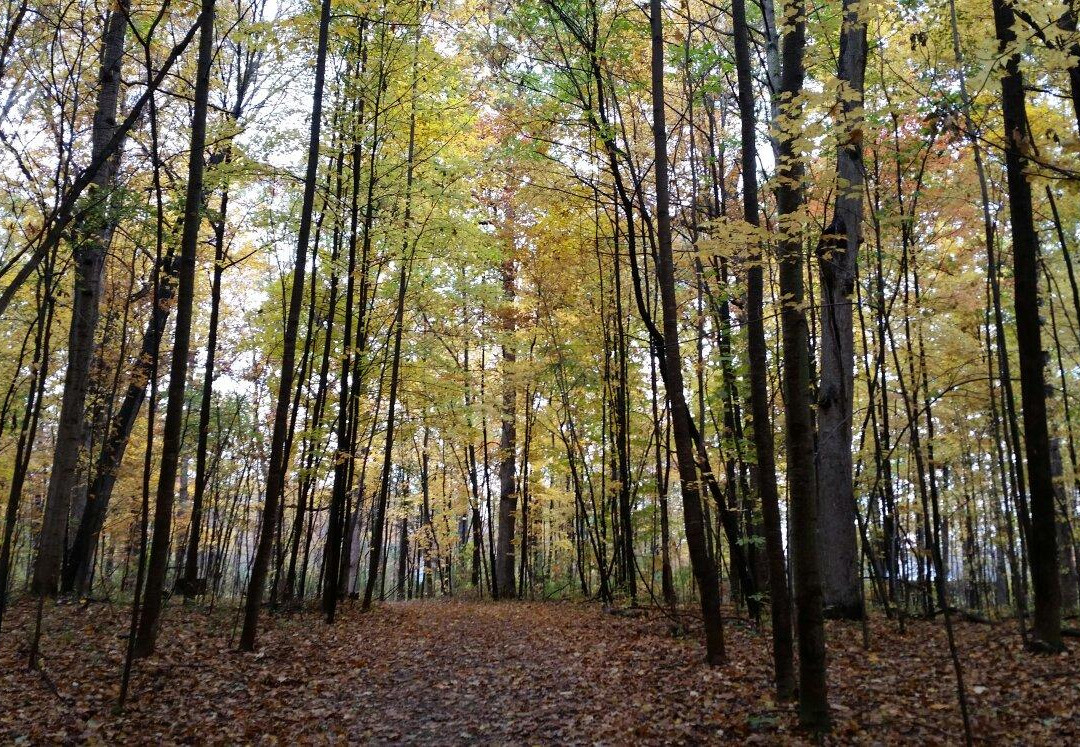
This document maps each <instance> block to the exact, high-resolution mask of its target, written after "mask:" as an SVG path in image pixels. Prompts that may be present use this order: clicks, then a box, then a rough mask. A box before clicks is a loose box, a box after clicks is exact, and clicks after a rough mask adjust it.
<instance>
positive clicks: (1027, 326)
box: [994, 0, 1063, 651]
mask: <svg viewBox="0 0 1080 747" xmlns="http://www.w3.org/2000/svg"><path fill="white" fill-rule="evenodd" d="M1014 22H1015V15H1014V13H1013V10H1012V7H1011V5H1010V4H1009V3H1008V2H1006V0H994V27H995V30H996V32H997V38H998V42H999V45H1000V50H1001V51H1002V52H1005V51H1006V50H1007V49H1008V48H1009V45H1011V44H1012V43H1013V42H1014V41H1015V39H1016V34H1015V32H1014V31H1013V24H1014ZM1001 109H1002V116H1003V117H1004V125H1005V168H1006V174H1007V178H1008V190H1009V220H1010V223H1011V225H1012V243H1013V277H1014V283H1015V288H1014V291H1013V295H1014V309H1015V313H1016V337H1017V347H1018V350H1019V358H1020V400H1021V404H1022V408H1023V418H1024V448H1025V454H1026V457H1027V468H1028V480H1029V483H1030V486H1031V499H1030V507H1031V532H1030V536H1029V537H1028V558H1029V562H1030V565H1031V585H1032V588H1033V591H1034V596H1035V614H1034V617H1033V620H1032V623H1033V629H1032V634H1033V637H1034V639H1035V644H1036V645H1037V646H1038V647H1040V648H1046V649H1049V650H1055V651H1056V650H1060V649H1061V648H1062V647H1063V644H1062V641H1061V582H1060V579H1059V577H1058V560H1057V525H1056V520H1055V518H1054V486H1053V479H1052V477H1051V474H1050V435H1049V431H1048V428H1047V424H1046V388H1045V387H1046V382H1045V380H1044V377H1043V364H1044V356H1043V349H1042V336H1041V329H1040V326H1041V325H1040V322H1039V273H1038V255H1039V239H1038V236H1037V234H1036V233H1035V222H1034V211H1033V206H1032V200H1031V184H1030V183H1029V182H1028V178H1027V175H1026V174H1025V164H1026V162H1027V160H1026V157H1025V153H1027V152H1028V151H1029V149H1030V144H1029V142H1028V122H1027V112H1026V105H1025V102H1024V84H1023V80H1022V78H1021V75H1020V55H1019V54H1018V53H1014V54H1012V55H1010V56H1009V57H1008V59H1007V60H1006V63H1005V74H1004V76H1003V77H1002V79H1001Z"/></svg>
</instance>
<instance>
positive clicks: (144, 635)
mask: <svg viewBox="0 0 1080 747" xmlns="http://www.w3.org/2000/svg"><path fill="white" fill-rule="evenodd" d="M214 2H215V0H203V3H202V10H201V11H200V19H199V20H200V23H201V25H202V28H201V29H200V31H199V56H198V64H197V70H196V74H195V75H196V77H195V102H194V111H193V114H192V120H191V152H190V155H189V157H188V183H187V193H186V195H185V197H184V223H183V230H182V233H181V237H180V257H179V262H180V266H179V269H178V272H177V290H176V332H175V337H174V340H173V351H172V362H171V365H170V369H169V396H168V399H167V401H166V405H165V423H164V426H163V429H162V444H161V464H160V466H159V468H158V484H157V495H156V503H155V505H154V541H153V544H152V545H151V547H150V561H149V563H148V565H147V575H146V591H145V597H144V598H143V609H142V614H141V616H140V617H139V630H138V635H137V637H136V641H135V648H134V650H133V655H134V656H136V657H141V656H148V655H149V654H151V653H153V651H154V642H155V639H156V638H157V626H158V619H159V616H160V614H161V603H162V595H163V593H164V590H165V575H166V572H167V571H168V564H169V543H170V540H171V539H172V537H171V534H172V511H173V498H174V496H175V493H176V472H177V467H178V466H179V462H180V445H181V441H182V437H183V433H182V431H183V425H184V393H185V387H186V385H187V368H188V351H189V347H190V340H191V319H192V307H193V305H194V301H195V263H196V259H197V255H198V247H199V229H200V228H201V227H202V204H203V164H204V160H205V153H204V151H205V149H206V112H207V108H208V101H209V95H210V70H211V63H212V61H213V54H214Z"/></svg>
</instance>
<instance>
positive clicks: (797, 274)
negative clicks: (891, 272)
mask: <svg viewBox="0 0 1080 747" xmlns="http://www.w3.org/2000/svg"><path fill="white" fill-rule="evenodd" d="M785 17H786V18H787V28H786V29H785V31H784V35H783V41H782V52H781V54H782V59H783V72H782V73H781V87H780V97H781V100H782V102H783V112H782V114H781V116H780V118H779V119H778V121H777V129H778V131H779V132H780V148H779V153H780V158H779V161H778V162H777V174H778V176H777V182H778V183H777V187H776V205H777V212H778V213H779V216H780V217H779V228H780V232H781V238H780V243H779V252H780V257H779V259H780V297H781V298H782V308H781V312H780V326H781V332H782V337H783V343H784V362H783V382H784V395H785V396H784V399H785V415H786V418H785V425H786V429H787V433H786V439H785V440H786V446H787V486H788V500H789V504H790V515H791V531H790V533H789V537H790V538H791V563H792V569H791V570H792V579H793V581H794V587H795V611H796V614H795V626H796V630H797V632H798V637H799V723H800V724H802V726H803V727H805V728H808V729H811V730H813V731H826V730H828V728H829V703H828V699H827V685H826V672H825V625H824V616H823V612H822V585H821V566H820V559H819V553H818V540H817V506H818V502H817V494H816V489H815V488H816V485H817V481H816V479H815V476H814V426H813V415H812V413H811V411H810V402H811V391H810V339H809V329H808V327H807V323H806V312H805V311H804V308H803V307H804V302H805V288H804V278H803V252H802V241H801V231H800V224H799V221H798V215H799V211H800V209H801V206H802V202H803V184H802V181H803V176H804V167H803V163H802V158H801V155H800V154H799V153H798V152H797V150H796V148H797V142H798V139H799V129H800V127H801V116H802V110H801V105H800V104H799V102H798V97H799V96H800V95H801V94H802V87H803V78H804V76H805V67H804V62H803V55H804V51H805V47H806V8H805V4H804V2H803V0H790V1H789V2H788V4H787V7H786V9H785Z"/></svg>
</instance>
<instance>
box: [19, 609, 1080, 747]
mask: <svg viewBox="0 0 1080 747" xmlns="http://www.w3.org/2000/svg"><path fill="white" fill-rule="evenodd" d="M32 613H33V606H32V605H27V604H24V605H22V606H21V607H19V608H18V609H17V610H16V611H15V613H14V615H13V616H12V617H13V620H12V626H11V627H10V628H8V629H7V630H6V631H5V634H4V636H3V639H2V641H0V672H2V674H0V702H2V703H3V704H4V706H3V708H0V741H3V742H9V741H15V740H18V739H19V738H28V739H29V740H31V741H34V742H41V741H50V742H82V741H89V742H101V741H105V742H109V743H116V742H146V741H161V742H192V741H198V742H205V741H214V742H239V741H259V742H274V741H278V742H284V743H289V742H294V741H297V740H300V741H323V740H332V741H344V740H348V741H362V742H412V743H442V744H445V743H462V742H480V743H508V742H513V743H565V742H582V741H588V742H602V743H612V744H618V743H626V742H629V741H634V742H639V743H640V742H646V743H661V742H663V743H699V742H720V741H724V740H746V739H752V740H754V741H760V742H764V743H775V742H777V741H781V742H801V741H803V740H804V739H805V737H804V736H803V735H801V734H800V732H798V730H797V728H796V723H797V718H796V714H795V710H794V706H793V705H787V704H777V703H775V702H773V700H772V696H771V693H772V687H771V680H770V678H771V661H770V655H769V648H768V636H767V635H760V634H758V633H756V632H754V631H753V630H752V629H751V628H749V627H747V626H746V625H744V624H742V623H741V622H740V621H739V620H738V619H733V620H729V622H728V625H727V626H726V631H725V632H726V634H727V644H728V646H727V648H728V654H729V659H730V661H729V663H728V664H727V665H726V666H724V667H708V666H706V665H704V664H703V663H702V659H703V648H702V644H701V642H700V640H699V638H698V636H696V635H686V636H676V635H673V634H672V623H671V620H670V619H668V618H667V617H665V616H664V615H661V614H659V613H656V612H644V611H643V612H641V614H640V615H639V616H627V615H621V614H620V615H615V614H609V613H607V612H604V611H603V610H602V609H601V608H600V607H598V606H594V605H583V604H576V603H568V602H565V603H520V604H517V603H511V604H491V603H479V602H447V601H440V602H408V603H393V604H386V605H383V606H381V607H379V608H377V609H376V610H374V611H373V612H371V613H369V614H367V615H360V614H359V613H358V612H357V611H356V610H355V609H353V608H351V607H349V608H346V610H345V611H344V615H343V616H342V618H341V619H340V622H339V624H336V625H334V626H332V627H331V626H326V625H323V624H322V623H321V622H320V621H318V619H317V618H316V617H315V616H314V615H313V614H311V613H297V614H291V615H279V616H271V617H269V618H268V628H267V631H266V634H265V636H264V638H263V643H262V647H261V649H260V651H259V652H258V653H255V654H241V653H238V652H237V651H236V648H235V639H234V635H235V633H234V619H235V612H234V611H233V610H228V609H219V610H215V611H213V612H211V613H206V612H203V611H196V610H193V609H184V608H183V607H182V606H181V605H179V604H177V605H172V606H171V607H170V608H169V609H168V611H167V612H166V615H165V618H164V622H163V626H164V627H163V629H162V634H161V637H160V639H159V640H160V645H159V650H158V652H157V654H156V655H155V656H153V657H151V658H149V659H147V660H144V661H142V662H139V663H138V664H137V665H136V670H135V674H134V679H133V682H132V693H133V695H132V697H131V699H130V701H129V704H128V707H127V708H126V709H125V711H124V712H123V713H122V714H119V715H118V714H115V713H113V705H114V702H115V698H116V694H117V691H118V683H119V672H120V661H121V657H122V653H123V647H124V644H125V634H126V629H127V628H126V625H127V616H126V611H125V609H124V608H122V607H120V606H108V605H103V604H91V605H89V606H86V607H80V606H76V605H61V606H57V607H51V606H50V607H48V608H46V615H45V630H44V637H43V647H42V649H43V654H44V655H43V659H42V671H41V672H32V671H28V670H27V669H26V641H27V638H28V634H29V632H30V630H31V626H32V623H33V614H32ZM830 626H831V627H830V628H829V645H830V648H829V651H830V672H831V673H833V676H832V677H831V678H830V679H831V686H832V690H831V692H830V703H831V704H832V706H833V709H834V710H833V712H834V718H835V721H836V725H835V729H834V732H833V738H834V739H835V740H836V741H838V742H844V743H848V742H862V743H870V742H874V743H891V742H897V741H904V742H912V743H915V742H918V743H925V742H936V743H955V742H957V741H959V739H960V738H961V731H960V728H961V727H960V717H959V711H958V708H957V705H956V697H955V690H954V679H953V676H952V668H951V665H950V663H949V660H948V655H947V649H946V646H945V640H944V634H943V632H942V630H941V626H940V624H939V623H931V622H921V621H920V622H911V623H909V627H908V631H907V633H906V635H903V636H901V635H900V634H899V633H898V632H897V629H896V625H895V623H893V622H889V621H886V620H882V619H875V620H872V621H871V636H870V648H869V650H864V649H863V648H862V646H861V645H860V644H859V641H860V638H861V636H860V634H859V627H858V625H855V624H850V623H831V624H830ZM958 635H959V642H960V645H961V650H962V652H963V661H964V667H965V675H966V679H967V685H968V694H969V698H970V701H971V708H972V717H973V723H974V727H975V734H976V737H977V738H979V739H980V740H986V741H994V742H1024V743H1029V744H1050V743H1057V744H1065V743H1069V742H1075V741H1076V740H1078V739H1080V677H1078V676H1077V671H1076V664H1075V645H1074V646H1072V649H1073V650H1071V651H1070V652H1068V653H1065V654H1061V655H1058V656H1042V657H1038V658H1034V659H1032V658H1031V657H1030V655H1027V654H1025V653H1024V652H1023V650H1022V649H1021V647H1020V644H1019V639H1018V636H1017V635H1016V633H1015V629H1014V628H1013V626H1011V625H1006V624H999V625H981V624H972V623H959V624H958ZM846 642H850V643H846Z"/></svg>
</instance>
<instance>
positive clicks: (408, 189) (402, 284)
mask: <svg viewBox="0 0 1080 747" xmlns="http://www.w3.org/2000/svg"><path fill="white" fill-rule="evenodd" d="M419 24H420V16H419V14H418V15H417V18H416V27H415V28H416V30H415V32H414V33H415V36H414V40H413V53H412V54H413V64H412V98H411V99H410V103H409V144H408V150H407V154H406V167H405V210H404V213H403V217H402V222H403V227H402V238H401V254H400V256H399V258H398V262H399V263H400V267H399V269H398V287H397V304H396V307H395V310H394V319H393V331H394V349H393V359H392V360H391V365H390V394H389V401H388V403H387V411H386V436H385V443H384V446H383V464H382V479H381V481H380V483H379V495H378V497H377V499H376V503H375V506H374V509H375V510H374V514H375V516H374V519H373V521H372V526H371V558H370V563H369V565H368V578H367V585H366V586H365V588H364V601H363V603H362V605H361V608H360V609H361V611H363V612H367V611H368V610H369V609H371V602H372V597H373V596H374V592H375V583H376V580H377V578H378V576H379V566H380V560H385V554H384V549H383V533H384V530H385V528H386V506H387V503H388V502H389V498H390V477H391V475H392V465H393V461H392V460H393V454H394V424H395V421H396V415H397V413H396V408H397V398H398V386H399V384H400V381H399V379H400V372H401V333H402V327H403V326H404V323H405V321H404V317H405V291H406V289H407V288H408V285H409V272H410V269H411V265H412V255H413V251H412V250H410V238H411V237H410V231H411V229H412V189H413V174H414V168H415V162H414V156H415V149H416V91H417V77H418V70H417V65H418V63H417V54H418V51H417V47H418V45H419V39H420V31H419ZM412 249H413V250H415V243H413V244H412ZM385 580H386V573H385V570H384V572H383V581H384V583H385ZM380 596H382V595H381V594H380Z"/></svg>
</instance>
